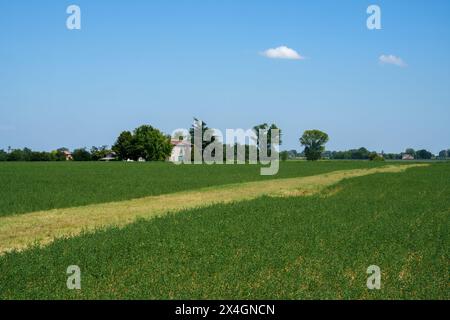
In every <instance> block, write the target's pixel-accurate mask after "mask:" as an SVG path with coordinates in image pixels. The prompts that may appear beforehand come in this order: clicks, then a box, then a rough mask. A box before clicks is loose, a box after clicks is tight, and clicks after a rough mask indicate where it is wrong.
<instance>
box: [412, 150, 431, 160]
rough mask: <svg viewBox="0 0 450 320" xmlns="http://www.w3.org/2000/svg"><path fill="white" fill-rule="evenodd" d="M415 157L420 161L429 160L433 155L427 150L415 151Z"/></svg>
mask: <svg viewBox="0 0 450 320" xmlns="http://www.w3.org/2000/svg"><path fill="white" fill-rule="evenodd" d="M416 157H417V159H420V160H430V159H431V158H432V157H433V154H432V153H431V152H430V151H427V150H424V149H423V150H418V151H416Z"/></svg>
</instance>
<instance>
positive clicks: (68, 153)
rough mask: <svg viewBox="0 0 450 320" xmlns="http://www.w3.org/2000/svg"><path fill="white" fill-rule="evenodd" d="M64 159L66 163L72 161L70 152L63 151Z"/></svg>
mask: <svg viewBox="0 0 450 320" xmlns="http://www.w3.org/2000/svg"><path fill="white" fill-rule="evenodd" d="M63 154H64V157H65V158H66V161H71V160H73V156H72V152H70V151H66V150H65V151H63Z"/></svg>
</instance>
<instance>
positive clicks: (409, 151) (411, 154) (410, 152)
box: [405, 148, 416, 157]
mask: <svg viewBox="0 0 450 320" xmlns="http://www.w3.org/2000/svg"><path fill="white" fill-rule="evenodd" d="M405 154H409V155H410V156H413V157H415V156H416V151H414V149H413V148H408V149H406V151H405Z"/></svg>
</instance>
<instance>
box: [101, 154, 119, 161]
mask: <svg viewBox="0 0 450 320" xmlns="http://www.w3.org/2000/svg"><path fill="white" fill-rule="evenodd" d="M116 157H117V155H116V153H115V152H111V153H108V154H107V155H106V156H105V157H104V158H101V159H100V161H114V160H116Z"/></svg>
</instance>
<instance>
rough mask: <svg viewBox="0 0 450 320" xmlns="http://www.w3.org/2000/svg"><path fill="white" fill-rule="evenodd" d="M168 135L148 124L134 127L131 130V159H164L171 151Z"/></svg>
mask: <svg viewBox="0 0 450 320" xmlns="http://www.w3.org/2000/svg"><path fill="white" fill-rule="evenodd" d="M170 140H171V139H170V136H169V135H164V134H163V133H162V132H161V131H159V130H158V129H156V128H153V127H152V126H149V125H143V126H140V127H139V128H136V129H135V130H134V132H133V139H132V141H133V143H132V144H133V159H135V160H137V159H138V158H140V157H142V158H144V159H145V160H147V161H164V160H166V159H167V158H168V157H169V156H170V154H171V153H172V148H173V146H172V144H171V142H170Z"/></svg>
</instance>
